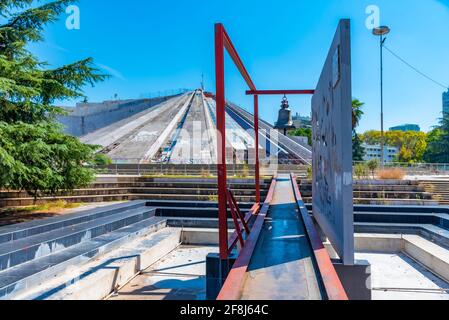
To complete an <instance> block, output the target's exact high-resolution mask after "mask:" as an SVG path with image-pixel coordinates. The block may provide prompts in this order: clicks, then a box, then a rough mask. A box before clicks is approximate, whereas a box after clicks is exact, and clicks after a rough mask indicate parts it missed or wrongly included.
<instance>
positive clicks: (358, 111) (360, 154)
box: [352, 99, 365, 161]
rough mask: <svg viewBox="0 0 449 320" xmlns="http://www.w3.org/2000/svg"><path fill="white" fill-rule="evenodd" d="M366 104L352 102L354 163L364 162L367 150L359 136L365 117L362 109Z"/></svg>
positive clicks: (356, 101) (357, 101) (358, 101)
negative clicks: (359, 127)
mask: <svg viewBox="0 0 449 320" xmlns="http://www.w3.org/2000/svg"><path fill="white" fill-rule="evenodd" d="M364 105H365V104H364V103H363V102H360V100H358V99H354V100H352V158H353V160H354V161H363V158H364V157H365V148H363V146H362V143H363V142H362V140H361V139H360V136H359V135H358V134H357V127H358V126H359V124H360V120H361V119H362V116H363V115H364V112H363V110H362V107H363V106H364Z"/></svg>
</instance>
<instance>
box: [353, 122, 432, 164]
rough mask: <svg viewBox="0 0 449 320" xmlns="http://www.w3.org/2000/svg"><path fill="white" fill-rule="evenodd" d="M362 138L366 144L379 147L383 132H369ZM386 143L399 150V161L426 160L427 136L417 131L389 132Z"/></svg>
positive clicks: (417, 161)
mask: <svg viewBox="0 0 449 320" xmlns="http://www.w3.org/2000/svg"><path fill="white" fill-rule="evenodd" d="M361 138H362V140H363V141H364V142H365V143H366V144H370V145H376V144H377V145H378V144H380V141H381V132H380V131H376V130H371V131H367V132H365V133H364V134H363V135H362V136H361ZM385 143H386V144H387V145H389V146H393V147H397V148H398V149H399V154H398V156H397V161H399V162H405V163H419V162H422V161H423V160H424V153H425V152H426V148H427V134H426V133H424V132H415V131H406V132H403V131H388V132H385Z"/></svg>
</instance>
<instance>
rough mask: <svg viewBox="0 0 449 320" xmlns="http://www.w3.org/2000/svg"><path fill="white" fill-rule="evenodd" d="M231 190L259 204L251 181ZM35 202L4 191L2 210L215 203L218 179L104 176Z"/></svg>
mask: <svg viewBox="0 0 449 320" xmlns="http://www.w3.org/2000/svg"><path fill="white" fill-rule="evenodd" d="M269 184H270V181H269V180H261V195H262V197H265V196H266V194H267V192H268V189H269ZM229 187H230V188H231V189H232V190H233V192H234V195H235V197H236V199H237V200H238V201H240V202H254V201H255V195H254V193H255V186H254V181H252V180H251V179H230V181H229ZM41 196H42V197H39V198H38V199H37V200H35V199H34V198H33V197H31V196H30V195H28V194H27V193H26V192H15V191H3V192H0V207H15V206H17V207H19V206H30V205H40V204H45V203H47V202H52V201H57V200H63V201H66V202H68V203H91V202H111V201H128V200H139V199H142V200H156V199H160V200H183V201H212V200H215V199H216V198H217V184H216V179H211V178H145V177H100V178H99V179H98V181H97V182H96V183H94V184H93V185H91V186H90V187H89V188H86V189H78V190H73V191H70V192H60V193H58V194H56V195H55V196H45V195H43V194H41Z"/></svg>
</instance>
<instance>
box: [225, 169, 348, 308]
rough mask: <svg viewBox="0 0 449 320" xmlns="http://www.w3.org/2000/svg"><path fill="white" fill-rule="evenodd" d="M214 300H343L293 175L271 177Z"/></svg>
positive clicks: (337, 281) (330, 264)
mask: <svg viewBox="0 0 449 320" xmlns="http://www.w3.org/2000/svg"><path fill="white" fill-rule="evenodd" d="M217 299H218V300H222V301H226V300H347V299H348V296H347V294H346V292H345V289H344V288H343V285H342V283H341V280H340V279H339V277H338V275H337V272H336V270H335V268H334V266H333V264H332V261H331V259H330V257H329V254H328V252H327V250H326V248H325V247H324V245H323V243H322V241H321V239H320V236H319V233H318V230H317V229H316V226H315V225H314V222H313V219H312V217H311V216H310V215H309V213H308V211H307V208H306V206H305V204H304V202H303V200H302V197H301V193H300V192H299V187H298V184H297V177H296V176H295V175H294V174H291V175H285V174H284V175H279V176H275V177H274V179H273V181H272V183H271V187H270V190H269V192H268V194H267V197H266V199H265V202H264V204H263V206H262V208H261V210H260V212H259V213H258V214H257V215H255V221H254V223H253V225H252V227H251V231H250V233H249V234H248V236H247V238H246V241H245V244H244V246H243V248H242V249H241V250H240V252H239V254H238V257H237V260H236V261H235V263H234V265H233V267H232V269H231V271H230V273H229V275H228V277H227V278H226V280H225V283H224V285H223V287H222V289H221V291H220V293H219V295H218V298H217Z"/></svg>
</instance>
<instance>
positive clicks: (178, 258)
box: [110, 246, 218, 300]
mask: <svg viewBox="0 0 449 320" xmlns="http://www.w3.org/2000/svg"><path fill="white" fill-rule="evenodd" d="M217 250H218V248H217V247H214V246H210V247H191V246H182V247H180V248H178V249H177V250H175V251H173V252H172V253H170V254H169V255H168V256H166V257H165V258H163V259H161V260H160V261H158V262H157V263H156V264H155V265H154V266H152V267H151V268H149V269H148V270H146V271H144V272H143V273H142V274H141V275H140V276H138V277H136V278H135V279H134V280H133V281H131V282H130V283H129V284H128V285H126V286H125V287H124V288H123V289H122V290H120V292H119V294H118V295H117V296H114V297H111V299H110V300H205V299H206V256H207V255H208V254H209V253H211V252H217Z"/></svg>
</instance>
